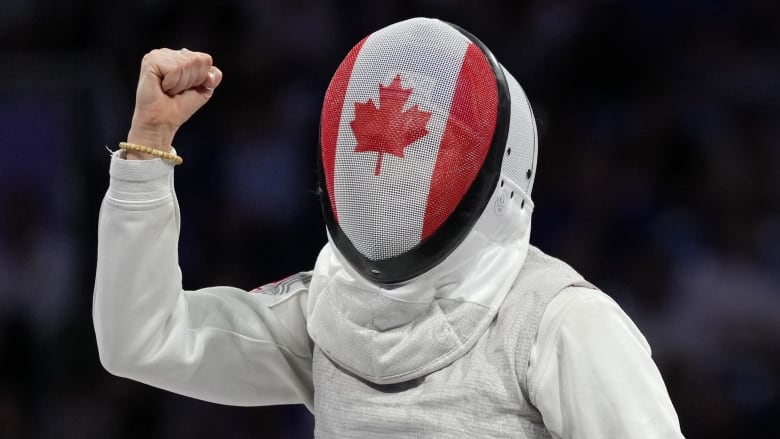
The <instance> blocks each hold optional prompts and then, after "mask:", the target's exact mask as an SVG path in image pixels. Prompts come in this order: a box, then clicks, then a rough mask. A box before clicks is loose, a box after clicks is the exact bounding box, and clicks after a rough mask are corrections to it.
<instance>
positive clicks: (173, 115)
mask: <svg viewBox="0 0 780 439" xmlns="http://www.w3.org/2000/svg"><path fill="white" fill-rule="evenodd" d="M221 81H222V72H221V71H220V70H219V69H218V68H216V67H215V66H214V65H212V60H211V56H210V55H208V54H206V53H202V52H192V51H189V50H187V49H181V50H171V49H157V50H152V51H151V52H149V53H147V54H146V55H145V56H144V58H143V60H142V61H141V74H140V77H139V79H138V89H137V90H136V95H135V111H134V112H133V122H132V124H131V127H130V132H129V133H128V135H127V141H128V142H130V143H137V144H140V145H144V146H150V147H153V148H157V149H161V150H163V151H168V150H170V148H171V143H172V141H173V136H174V135H175V134H176V131H177V130H178V129H179V127H180V126H181V125H182V124H183V123H184V122H186V121H187V119H189V118H190V116H192V115H193V114H195V112H196V111H198V109H200V107H202V106H203V104H205V103H206V102H208V100H209V99H210V98H211V96H212V94H213V93H214V89H215V88H216V87H217V86H218V85H219V83H220V82H221ZM128 158H151V157H147V156H146V155H145V154H140V153H130V152H128Z"/></svg>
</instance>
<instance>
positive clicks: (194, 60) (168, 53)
mask: <svg viewBox="0 0 780 439" xmlns="http://www.w3.org/2000/svg"><path fill="white" fill-rule="evenodd" d="M161 63H168V64H176V65H178V66H179V67H184V68H186V67H200V66H202V65H207V66H211V65H212V63H213V60H212V58H211V55H209V54H208V53H203V52H193V51H189V50H185V51H181V50H173V49H168V48H160V49H154V50H151V51H149V52H147V53H146V54H145V55H144V56H143V58H142V59H141V64H142V65H149V64H161Z"/></svg>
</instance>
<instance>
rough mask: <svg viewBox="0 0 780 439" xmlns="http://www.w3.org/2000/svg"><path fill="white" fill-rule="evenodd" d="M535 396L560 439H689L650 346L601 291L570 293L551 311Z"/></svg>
mask: <svg viewBox="0 0 780 439" xmlns="http://www.w3.org/2000/svg"><path fill="white" fill-rule="evenodd" d="M529 393H530V396H531V400H532V403H533V404H535V405H536V407H537V408H538V409H539V411H540V412H541V413H542V417H543V418H544V421H545V425H547V428H548V429H549V430H550V431H551V432H552V433H553V434H555V435H557V436H558V437H565V438H568V437H576V438H597V437H598V438H618V437H619V438H626V437H643V438H645V437H646V438H655V437H659V438H660V437H664V438H667V437H681V436H682V435H681V433H680V430H679V421H678V419H677V415H676V413H675V411H674V407H673V406H672V404H671V401H670V399H669V395H668V392H667V390H666V386H665V385H664V382H663V380H662V378H661V375H660V372H659V371H658V368H657V367H656V365H655V363H654V362H653V360H652V358H651V356H650V347H649V345H648V344H647V341H646V340H645V338H644V337H643V336H642V334H641V333H640V331H639V329H638V328H637V327H636V325H634V323H633V322H632V321H631V319H630V318H629V317H628V316H627V315H626V314H625V313H624V312H623V310H622V309H620V307H619V306H618V305H617V304H616V303H615V302H614V301H613V300H612V299H610V298H609V297H608V296H606V295H605V294H603V293H602V292H600V291H597V290H590V289H586V288H577V287H574V288H569V289H567V290H564V291H563V292H562V293H561V294H559V296H557V297H556V298H555V299H554V300H553V301H552V302H550V305H549V306H548V308H547V310H546V311H545V314H544V316H543V318H542V323H541V324H540V328H539V333H538V336H537V340H536V345H535V355H534V356H532V365H531V367H530V368H529Z"/></svg>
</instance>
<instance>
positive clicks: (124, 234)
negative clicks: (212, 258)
mask: <svg viewBox="0 0 780 439" xmlns="http://www.w3.org/2000/svg"><path fill="white" fill-rule="evenodd" d="M110 174H111V183H110V186H109V189H108V192H107V193H106V196H105V198H104V200H103V204H102V206H101V212H100V220H99V226H98V257H97V273H96V279H95V291H94V298H93V321H94V325H95V333H96V337H97V344H98V350H99V354H100V361H101V363H102V364H103V366H104V367H105V368H106V369H107V370H108V371H109V372H111V373H112V374H114V375H118V376H122V377H127V378H131V379H134V380H137V381H140V382H143V383H146V384H149V385H152V386H155V387H159V388H162V389H166V390H169V391H172V392H176V393H179V394H182V395H186V396H191V397H194V398H198V399H203V400H206V401H212V402H217V403H222V404H231V405H245V406H250V405H271V404H290V403H303V404H306V405H307V407H309V409H311V405H312V400H313V390H312V379H311V353H312V344H311V340H310V339H309V337H308V334H307V331H306V315H305V309H306V308H305V304H306V298H307V294H308V293H307V287H308V276H306V274H305V273H302V274H299V275H297V280H298V281H297V282H290V283H289V288H285V289H284V290H285V291H283V292H282V293H280V292H279V291H278V289H277V291H276V292H275V294H267V293H266V292H265V291H264V290H262V289H261V290H260V291H259V292H255V293H250V292H246V291H243V290H239V289H236V288H230V287H214V288H206V289H202V290H197V291H184V290H183V289H182V283H181V272H180V270H179V266H178V237H179V208H178V203H177V201H176V196H175V193H174V190H173V168H172V166H171V165H170V164H168V163H167V162H165V161H162V160H160V159H156V160H123V159H121V158H120V157H119V155H118V153H115V154H114V156H113V158H112V161H111V171H110Z"/></svg>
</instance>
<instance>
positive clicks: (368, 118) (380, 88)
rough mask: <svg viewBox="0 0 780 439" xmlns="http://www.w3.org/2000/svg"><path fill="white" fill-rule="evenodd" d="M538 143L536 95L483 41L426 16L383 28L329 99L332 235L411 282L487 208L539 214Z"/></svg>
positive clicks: (346, 64) (339, 76)
mask: <svg viewBox="0 0 780 439" xmlns="http://www.w3.org/2000/svg"><path fill="white" fill-rule="evenodd" d="M536 149H537V145H536V126H535V123H534V120H533V115H532V113H531V108H530V106H529V104H528V101H527V99H526V97H525V94H524V93H523V91H522V89H521V88H520V86H519V85H518V84H517V81H515V80H514V78H512V77H511V75H509V74H508V72H506V70H505V69H504V68H503V67H502V66H501V65H500V64H499V63H498V62H497V61H496V60H495V58H494V57H493V55H492V54H491V53H490V52H489V51H488V50H487V48H486V47H485V46H484V45H483V44H482V43H481V42H479V41H478V40H477V39H476V38H475V37H473V36H472V35H470V34H468V33H467V32H465V31H463V30H462V29H460V28H457V27H455V26H454V25H452V24H449V23H446V22H443V21H440V20H436V19H427V18H414V19H410V20H406V21H403V22H400V23H396V24H393V25H391V26H388V27H386V28H384V29H381V30H379V31H377V32H374V33H373V34H371V35H369V36H368V37H366V38H365V39H363V40H362V41H361V42H360V43H358V44H357V45H356V46H355V47H354V48H353V49H352V50H351V51H350V52H349V54H348V55H347V57H346V58H345V59H344V61H343V62H342V63H341V65H340V66H339V67H338V69H337V71H336V73H335V75H334V76H333V79H332V81H331V83H330V86H329V87H328V90H327V92H326V95H325V101H324V104H323V109H322V119H321V126H320V154H321V155H320V160H321V162H320V187H321V190H322V208H323V213H324V216H325V221H326V224H327V227H328V232H329V235H330V239H331V242H332V243H333V245H335V246H336V247H337V248H338V250H339V252H340V253H341V254H342V255H343V256H344V258H345V259H346V260H347V261H348V262H349V263H350V265H351V266H352V267H353V268H355V269H356V270H357V271H358V272H360V274H361V275H363V276H364V277H366V278H367V279H370V280H372V281H374V282H377V283H382V284H391V283H399V282H404V281H406V280H409V279H411V278H413V277H415V276H417V275H420V274H422V273H424V272H426V271H428V270H430V269H431V268H432V267H434V266H436V265H437V264H438V263H439V262H441V261H442V260H443V259H444V258H446V257H447V256H448V255H449V254H450V253H451V252H452V251H453V250H454V249H455V248H456V247H457V246H458V245H459V244H460V243H461V242H462V241H463V240H464V238H465V237H466V236H467V235H468V233H469V231H470V230H471V229H472V228H473V227H474V225H475V224H476V223H477V220H478V219H479V218H480V217H481V216H482V215H483V214H484V213H485V212H489V213H490V214H491V215H494V216H499V217H500V216H502V215H503V210H505V209H506V208H508V206H509V204H510V203H517V204H518V207H519V208H520V209H522V208H525V207H528V208H529V209H530V206H525V205H524V203H525V201H524V200H525V199H526V198H527V197H529V196H530V192H531V187H532V185H533V178H534V177H535V175H534V174H535V167H536ZM503 188H506V190H505V191H503ZM502 191H503V192H502ZM515 191H517V192H518V193H517V194H516V193H515ZM520 195H522V196H520ZM499 198H500V200H499ZM491 200H492V201H491ZM529 201H530V199H529ZM490 202H492V203H493V206H492V207H490V206H488V204H489V203H490ZM521 203H523V204H522V205H521ZM529 204H530V203H529ZM510 220H511V219H510Z"/></svg>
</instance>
